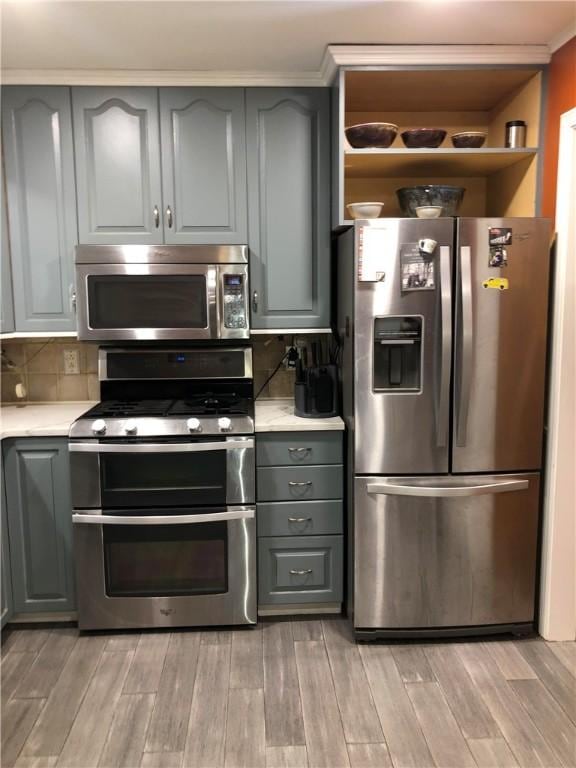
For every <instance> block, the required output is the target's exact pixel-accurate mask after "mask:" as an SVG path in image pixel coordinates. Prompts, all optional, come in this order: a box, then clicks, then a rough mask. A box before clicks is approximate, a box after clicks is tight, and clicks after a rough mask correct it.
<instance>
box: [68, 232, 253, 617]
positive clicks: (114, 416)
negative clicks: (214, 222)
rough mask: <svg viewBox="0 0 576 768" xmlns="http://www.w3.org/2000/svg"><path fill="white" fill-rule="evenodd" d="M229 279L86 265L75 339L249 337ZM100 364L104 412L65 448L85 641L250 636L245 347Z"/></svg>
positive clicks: (130, 352)
mask: <svg viewBox="0 0 576 768" xmlns="http://www.w3.org/2000/svg"><path fill="white" fill-rule="evenodd" d="M99 248H100V247H96V248H87V249H84V250H86V251H89V252H91V251H98V250H99ZM123 248H124V249H128V250H129V249H130V248H131V246H124V247H123ZM134 248H135V249H136V250H135V251H134V254H135V258H136V257H138V253H137V252H138V247H137V246H134ZM180 248H183V247H180ZM106 250H108V249H106ZM145 250H146V251H147V252H149V251H150V250H151V249H145ZM160 250H161V249H160ZM166 250H170V251H171V252H172V255H173V252H174V251H177V250H179V249H176V248H171V249H166ZM186 250H187V251H192V250H193V249H190V248H186ZM221 250H222V252H223V253H225V251H226V250H227V249H221ZM79 251H82V249H79ZM168 255H170V254H168ZM78 256H80V259H81V258H82V257H83V256H84V258H85V260H86V258H87V259H88V260H89V259H90V258H93V255H92V254H91V253H88V256H87V257H86V255H85V254H82V253H79V254H78V255H77V262H78V261H79V258H78ZM176 258H178V254H177V255H176ZM225 258H226V255H225ZM181 263H182V262H180V265H181ZM108 266H109V265H108ZM140 266H142V265H140ZM229 266H230V264H229V263H226V265H225V268H223V269H220V268H218V267H214V266H213V267H211V266H210V265H204V267H202V265H198V269H197V271H196V272H193V273H192V272H191V273H190V274H193V277H194V280H193V281H188V282H187V280H186V279H184V280H183V284H180V282H179V280H178V275H180V267H179V268H178V270H175V271H174V272H173V275H174V277H175V278H176V279H175V280H174V281H172V280H169V281H166V280H165V279H164V278H166V277H167V275H166V274H165V273H164V272H161V273H160V274H157V273H156V270H152V271H150V272H147V271H146V269H140V271H139V272H136V274H133V273H132V272H124V273H122V272H116V273H114V271H112V272H110V273H108V272H106V270H101V271H100V273H98V272H97V271H96V272H94V270H93V263H92V266H90V269H89V270H87V269H84V267H86V264H81V267H82V269H81V271H80V272H81V274H77V279H78V285H80V284H81V283H82V280H83V281H84V292H82V291H80V294H81V295H82V296H83V299H82V300H83V301H85V302H86V306H85V309H84V313H83V317H84V319H83V321H82V322H83V323H84V325H82V324H81V325H80V327H81V328H83V338H93V336H92V335H90V334H91V333H92V332H95V333H96V337H97V338H99V339H103V338H108V339H109V340H110V339H116V338H125V339H137V338H141V339H144V340H152V339H167V340H168V339H178V338H180V339H186V340H188V339H194V338H199V339H203V338H218V339H222V338H226V330H229V331H231V335H232V337H233V338H234V334H236V336H241V335H246V336H247V334H248V327H247V325H248V323H247V312H246V311H245V307H246V305H245V302H244V296H245V295H246V294H247V289H248V286H247V273H246V272H245V271H242V270H237V271H236V272H234V271H232V272H230V270H229ZM82 275H83V277H82ZM230 276H232V277H233V278H234V279H233V280H232V281H230V280H227V278H228V277H230ZM238 276H240V278H241V279H240V280H238V281H237V280H236V278H237V277H238ZM159 277H160V278H162V279H160V280H159V279H158V278H159ZM92 278H93V279H94V282H92ZM197 278H199V279H197ZM125 279H126V282H124V280H125ZM148 279H150V280H151V282H147V281H148ZM237 289H240V290H237ZM211 297H213V298H214V301H212V298H211ZM202 302H205V304H204V308H203V307H202V306H201V305H202ZM242 307H244V310H242ZM81 314H82V313H81ZM147 317H151V318H152V320H151V321H150V322H147V321H146V318H147ZM211 318H212V319H211ZM212 321H214V323H213V322H212ZM137 323H140V327H137ZM87 324H88V326H90V327H89V328H88V331H89V332H88V333H87ZM104 326H106V327H104ZM242 326H244V327H242ZM97 327H98V329H99V330H96V328H97ZM111 330H112V331H113V333H111ZM195 334H196V335H195ZM98 365H99V380H100V393H101V398H102V401H101V402H100V403H99V404H98V405H96V406H95V407H94V408H92V409H91V410H90V411H88V412H87V413H85V414H84V415H83V416H82V417H81V418H79V419H78V420H77V421H76V422H75V423H74V424H73V425H72V427H71V430H70V443H69V446H70V462H71V476H72V502H73V528H74V548H75V559H76V576H77V590H78V621H79V626H80V628H81V629H114V628H144V627H170V626H214V625H227V624H253V623H255V622H256V520H255V506H254V502H255V492H254V485H255V469H254V400H253V381H252V350H251V348H250V347H249V346H241V345H240V344H239V343H237V342H231V341H227V342H225V341H220V342H218V345H217V346H215V345H214V343H213V342H212V344H211V345H210V346H202V345H196V346H192V345H191V344H190V343H189V342H188V341H185V342H180V343H178V345H177V344H176V341H173V342H172V343H170V344H169V342H168V341H166V343H164V344H153V345H151V344H149V343H145V344H144V345H142V346H141V345H140V344H127V345H125V346H123V347H120V346H118V347H116V346H113V347H101V348H100V350H99V363H98Z"/></svg>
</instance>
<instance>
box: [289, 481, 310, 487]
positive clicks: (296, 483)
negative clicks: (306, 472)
mask: <svg viewBox="0 0 576 768" xmlns="http://www.w3.org/2000/svg"><path fill="white" fill-rule="evenodd" d="M288 485H289V486H291V487H292V488H301V487H302V486H303V485H312V480H301V481H298V480H288Z"/></svg>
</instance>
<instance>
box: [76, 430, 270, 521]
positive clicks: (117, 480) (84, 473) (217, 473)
mask: <svg viewBox="0 0 576 768" xmlns="http://www.w3.org/2000/svg"><path fill="white" fill-rule="evenodd" d="M69 451H70V463H71V475H72V505H73V507H74V508H88V507H101V508H104V509H116V508H137V507H208V506H219V507H224V506H226V505H231V504H253V503H254V501H255V498H254V494H255V491H254V473H255V470H254V439H253V438H251V437H228V438H222V439H220V440H219V439H218V438H216V437H215V438H210V439H207V440H204V441H202V440H197V441H192V440H188V441H186V442H177V441H173V440H171V441H170V442H162V441H155V442H153V443H152V442H138V441H136V440H132V441H119V440H117V441H115V442H108V443H107V442H98V441H96V440H92V441H88V440H87V441H83V442H80V441H79V442H74V441H72V442H70V445H69Z"/></svg>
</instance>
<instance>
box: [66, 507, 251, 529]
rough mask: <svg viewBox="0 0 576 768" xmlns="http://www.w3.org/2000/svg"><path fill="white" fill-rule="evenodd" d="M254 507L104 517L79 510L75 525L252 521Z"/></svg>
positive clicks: (99, 511) (74, 518)
mask: <svg viewBox="0 0 576 768" xmlns="http://www.w3.org/2000/svg"><path fill="white" fill-rule="evenodd" d="M255 514H256V513H255V512H254V508H253V507H238V508H236V509H235V508H231V509H229V510H228V511H226V512H212V513H210V514H207V515H142V516H140V517H138V516H135V515H103V514H102V510H100V509H98V510H89V509H87V510H77V511H76V512H75V513H74V514H73V515H72V522H73V523H81V524H82V525H189V524H190V523H193V524H196V523H217V522H222V521H224V522H226V521H227V520H250V519H252V518H254V517H255Z"/></svg>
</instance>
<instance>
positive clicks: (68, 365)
mask: <svg viewBox="0 0 576 768" xmlns="http://www.w3.org/2000/svg"><path fill="white" fill-rule="evenodd" d="M63 355H64V373H66V374H68V375H73V374H76V373H80V359H79V355H78V350H77V349H65V350H64V352H63Z"/></svg>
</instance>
